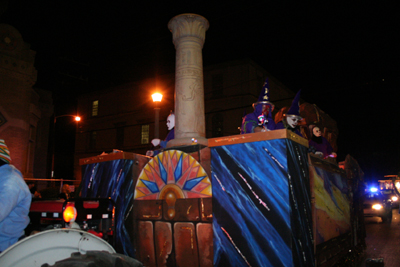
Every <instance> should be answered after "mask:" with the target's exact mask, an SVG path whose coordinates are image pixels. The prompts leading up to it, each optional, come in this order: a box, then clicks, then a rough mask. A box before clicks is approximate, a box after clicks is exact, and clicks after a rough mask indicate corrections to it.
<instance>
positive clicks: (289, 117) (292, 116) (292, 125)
mask: <svg viewBox="0 0 400 267" xmlns="http://www.w3.org/2000/svg"><path fill="white" fill-rule="evenodd" d="M300 92H301V90H299V91H298V92H297V94H296V96H295V97H294V99H293V101H292V105H291V106H290V109H289V110H288V112H286V114H284V115H283V118H282V120H281V121H280V122H278V123H277V124H276V127H275V129H288V130H291V131H292V132H294V133H296V134H298V135H300V136H301V137H303V135H302V134H301V133H300V129H299V126H298V124H299V122H300V121H301V120H302V117H301V116H300Z"/></svg>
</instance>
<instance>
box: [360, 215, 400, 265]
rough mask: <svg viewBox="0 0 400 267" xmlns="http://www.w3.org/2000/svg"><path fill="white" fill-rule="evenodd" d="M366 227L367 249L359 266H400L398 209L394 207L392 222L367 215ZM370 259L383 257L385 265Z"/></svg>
mask: <svg viewBox="0 0 400 267" xmlns="http://www.w3.org/2000/svg"><path fill="white" fill-rule="evenodd" d="M365 228H366V232H367V237H366V240H365V241H366V244H367V249H366V250H365V253H364V257H363V261H362V262H361V264H360V265H359V266H358V267H375V266H385V267H400V215H399V212H398V209H393V219H392V222H391V223H383V222H382V220H381V219H380V218H377V217H372V218H368V217H366V218H365ZM368 259H383V264H384V265H382V264H378V263H372V262H368ZM367 262H368V263H367Z"/></svg>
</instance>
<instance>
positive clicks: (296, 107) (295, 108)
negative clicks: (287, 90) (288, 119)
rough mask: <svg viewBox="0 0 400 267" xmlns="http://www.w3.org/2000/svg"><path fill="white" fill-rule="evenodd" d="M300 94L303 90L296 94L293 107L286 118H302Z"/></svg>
mask: <svg viewBox="0 0 400 267" xmlns="http://www.w3.org/2000/svg"><path fill="white" fill-rule="evenodd" d="M300 93H301V90H299V91H298V92H297V94H296V96H295V97H294V98H293V101H292V105H291V106H290V108H289V110H288V112H286V114H285V115H286V116H293V117H299V118H300V119H301V116H300Z"/></svg>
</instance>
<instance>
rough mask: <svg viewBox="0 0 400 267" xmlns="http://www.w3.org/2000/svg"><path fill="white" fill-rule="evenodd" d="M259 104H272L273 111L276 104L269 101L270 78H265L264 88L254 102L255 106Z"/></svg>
mask: <svg viewBox="0 0 400 267" xmlns="http://www.w3.org/2000/svg"><path fill="white" fill-rule="evenodd" d="M257 105H270V106H271V111H272V110H273V109H274V107H275V106H274V104H272V103H271V102H270V101H269V82H268V78H267V79H266V80H265V82H264V85H263V88H262V90H261V93H260V96H259V97H258V101H257V102H256V103H253V108H255V107H256V106H257Z"/></svg>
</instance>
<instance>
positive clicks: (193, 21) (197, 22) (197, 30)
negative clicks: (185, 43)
mask: <svg viewBox="0 0 400 267" xmlns="http://www.w3.org/2000/svg"><path fill="white" fill-rule="evenodd" d="M209 26H210V24H209V23H208V20H207V19H206V18H204V17H202V16H200V15H197V14H190V13H187V14H181V15H178V16H175V17H173V18H172V19H171V20H170V21H169V22H168V29H169V30H170V31H171V32H172V37H173V39H172V40H173V43H174V45H175V47H176V45H177V44H178V43H179V40H181V38H183V37H195V38H196V39H199V40H200V44H201V46H203V44H204V41H205V39H206V31H207V30H208V27H209Z"/></svg>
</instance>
